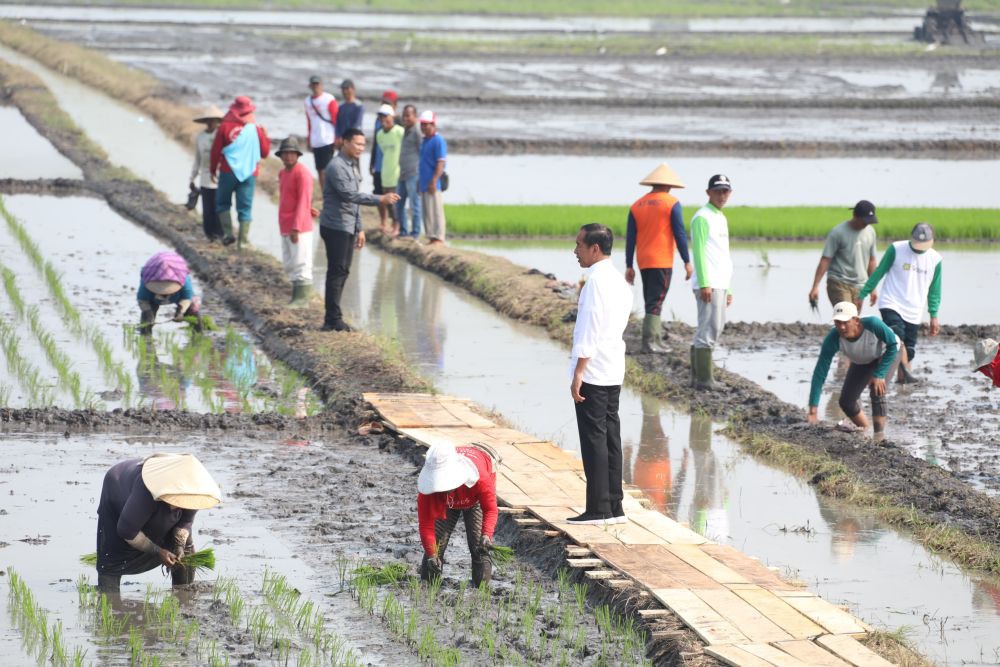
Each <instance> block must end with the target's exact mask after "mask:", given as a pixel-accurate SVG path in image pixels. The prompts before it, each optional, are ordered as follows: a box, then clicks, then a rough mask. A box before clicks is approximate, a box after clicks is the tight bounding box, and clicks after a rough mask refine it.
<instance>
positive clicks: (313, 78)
mask: <svg viewBox="0 0 1000 667" xmlns="http://www.w3.org/2000/svg"><path fill="white" fill-rule="evenodd" d="M314 83H323V79H321V78H319V75H317V74H313V75H312V76H311V77H309V85H310V86H311V85H313V84H314Z"/></svg>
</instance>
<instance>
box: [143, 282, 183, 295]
mask: <svg viewBox="0 0 1000 667" xmlns="http://www.w3.org/2000/svg"><path fill="white" fill-rule="evenodd" d="M181 287H183V285H181V284H180V283H175V282H174V281H173V280H150V281H149V282H147V283H146V289H148V290H149V291H150V292H152V293H153V294H158V295H159V296H170V295H171V294H177V293H178V292H180V291H181Z"/></svg>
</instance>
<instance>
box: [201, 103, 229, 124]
mask: <svg viewBox="0 0 1000 667" xmlns="http://www.w3.org/2000/svg"><path fill="white" fill-rule="evenodd" d="M225 115H226V114H224V113H222V110H221V109H219V107H217V106H215V105H214V104H209V105H208V106H207V107H205V108H204V109H202V110H201V115H200V116H198V117H197V118H195V119H194V122H196V123H207V122H208V121H210V120H220V121H221V120H222V117H223V116H225Z"/></svg>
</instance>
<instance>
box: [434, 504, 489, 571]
mask: <svg viewBox="0 0 1000 667" xmlns="http://www.w3.org/2000/svg"><path fill="white" fill-rule="evenodd" d="M459 519H462V520H463V522H464V523H465V539H466V541H467V542H468V544H469V555H470V556H471V557H472V583H473V584H474V585H475V586H479V584H480V583H482V582H483V581H489V580H490V579H491V578H492V574H493V560H492V558H491V557H490V553H489V551H488V550H486V549H483V547H482V544H481V542H480V540H481V539H482V535H483V508H482V506H481V505H480V504H479V503H476V504H475V505H473V506H472V507H470V508H469V509H467V510H457V509H451V508H449V509H448V513H447V515H446V517H445V519H444V521H435V522H434V539H435V540H436V541H437V548H438V552H437V553H438V558H439V559H441V563H442V564H444V562H445V559H444V552H445V550H447V548H448V542H449V541H451V536H452V533H454V532H455V528H456V527H457V526H458V520H459ZM428 560H429V559H428V558H427V555H426V554H425V555H424V559H423V562H421V564H420V578H421V579H424V580H428V579H430V578H431V574H432V572H431V570H430V568H429V567H428Z"/></svg>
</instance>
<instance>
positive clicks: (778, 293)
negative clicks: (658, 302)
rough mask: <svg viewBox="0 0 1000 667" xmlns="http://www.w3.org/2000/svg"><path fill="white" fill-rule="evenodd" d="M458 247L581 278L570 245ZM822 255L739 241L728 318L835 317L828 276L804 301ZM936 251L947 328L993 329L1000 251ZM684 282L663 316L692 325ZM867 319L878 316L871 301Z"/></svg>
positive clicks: (637, 303) (468, 243)
mask: <svg viewBox="0 0 1000 667" xmlns="http://www.w3.org/2000/svg"><path fill="white" fill-rule="evenodd" d="M688 210H689V211H692V210H693V209H692V208H689V209H688ZM831 224H833V223H832V222H831ZM454 245H456V246H458V247H462V248H469V249H472V250H477V251H479V252H484V253H487V254H491V255H497V256H502V257H506V258H507V259H509V260H511V261H512V262H514V263H515V264H520V265H521V266H524V267H527V268H535V269H538V270H540V271H543V272H545V273H553V274H555V276H556V277H557V278H559V279H560V280H565V281H567V282H576V281H577V280H579V279H580V277H581V275H582V270H581V269H580V266H579V264H577V261H576V258H575V257H574V256H573V252H572V247H571V245H572V244H571V242H569V241H548V240H546V241H537V240H535V241H530V240H526V241H516V240H501V241H494V240H472V239H461V240H456V241H454ZM983 248H985V249H983ZM881 249H884V243H883V244H880V250H881ZM821 250H822V243H820V242H816V243H801V244H790V243H774V244H769V245H764V244H759V243H752V244H751V243H741V244H734V247H733V265H734V267H735V272H736V273H735V276H736V282H735V290H734V299H733V305H732V306H731V307H730V309H729V311H728V313H727V314H726V317H727V318H729V319H730V320H731V321H739V322H826V321H828V320H829V319H830V317H832V309H831V306H830V303H829V300H828V299H827V298H826V287H825V285H826V282H825V280H826V279H825V278H824V279H823V282H821V283H820V293H821V299H820V312H819V315H817V314H815V313H813V312H812V311H811V310H810V308H809V304H808V300H807V295H808V292H809V288H810V287H811V286H812V278H813V275H814V273H815V271H816V263H817V262H818V261H819V255H820V251H821ZM938 250H939V251H940V252H941V253H942V255H943V257H944V262H945V264H944V269H943V271H944V272H946V274H944V275H945V277H944V278H943V280H942V295H941V312H940V318H941V321H942V322H946V323H948V324H995V323H996V322H997V320H998V319H1000V314H998V313H997V312H996V311H995V310H991V309H989V308H983V305H982V302H981V299H980V298H979V295H982V294H987V293H989V291H990V290H991V289H992V285H995V284H996V282H997V281H998V280H1000V247H994V246H991V245H986V246H980V249H975V247H974V246H965V245H962V246H949V245H946V244H942V245H940V246H939V248H938ZM765 253H766V258H765ZM612 260H613V261H614V263H615V266H617V267H618V269H619V271H622V272H624V271H625V255H624V248H623V246H622V245H618V246H616V248H615V250H614V251H613V253H612ZM678 261H679V260H678ZM767 263H770V266H767ZM683 278H684V274H683V269H682V268H681V267H680V266H679V265H678V266H677V267H675V270H674V275H673V278H672V282H671V285H670V291H669V292H668V294H667V298H666V300H665V301H664V306H663V319H665V320H679V321H681V322H685V323H687V324H690V325H695V324H697V321H698V317H697V310H696V305H695V300H694V298H693V295H692V289H691V284H690V283H689V282H685V281H684V280H683ZM641 282H642V281H641V280H640V279H639V278H638V277H636V281H635V288H634V289H633V294H634V299H635V300H634V304H633V310H634V311H635V312H636V313H642V310H643V306H642V285H641ZM864 314H878V313H877V310H876V309H874V308H871V307H870V306H868V305H867V304H866V305H865V307H864ZM925 319H926V314H925Z"/></svg>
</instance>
